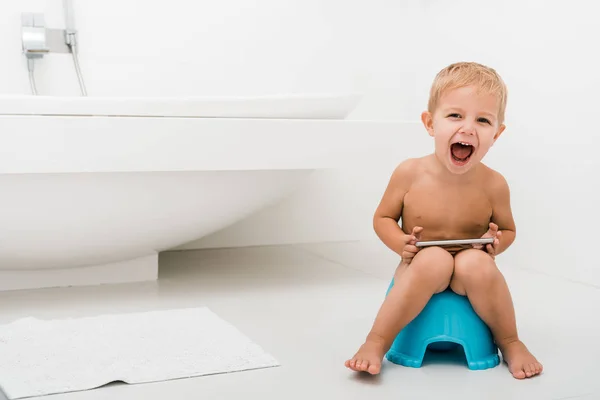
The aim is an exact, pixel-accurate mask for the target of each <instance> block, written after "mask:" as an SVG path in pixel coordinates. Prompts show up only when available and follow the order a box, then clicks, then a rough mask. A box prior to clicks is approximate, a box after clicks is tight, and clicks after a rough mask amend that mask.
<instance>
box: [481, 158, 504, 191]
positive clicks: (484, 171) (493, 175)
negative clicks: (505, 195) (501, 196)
mask: <svg viewBox="0 0 600 400" xmlns="http://www.w3.org/2000/svg"><path fill="white" fill-rule="evenodd" d="M480 165H481V180H482V182H483V183H484V184H485V185H486V186H488V187H489V188H490V189H491V190H493V191H498V190H500V191H504V190H507V189H508V181H507V180H506V178H505V177H504V175H502V173H501V172H500V171H497V170H495V169H493V168H491V167H489V166H487V165H485V164H483V163H481V164H480Z"/></svg>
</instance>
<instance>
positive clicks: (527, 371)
mask: <svg viewBox="0 0 600 400" xmlns="http://www.w3.org/2000/svg"><path fill="white" fill-rule="evenodd" d="M533 371H535V366H534V365H533V364H527V365H526V366H525V375H527V377H528V378H531V377H532V376H533Z"/></svg>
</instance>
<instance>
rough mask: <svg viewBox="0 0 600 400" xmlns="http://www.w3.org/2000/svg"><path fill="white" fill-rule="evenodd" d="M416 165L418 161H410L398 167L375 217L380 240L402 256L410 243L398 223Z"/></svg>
mask: <svg viewBox="0 0 600 400" xmlns="http://www.w3.org/2000/svg"><path fill="white" fill-rule="evenodd" d="M416 163H417V160H414V159H409V160H406V161H404V162H402V163H401V164H400V165H398V167H396V169H395V170H394V172H393V173H392V176H391V178H390V181H389V183H388V186H387V188H386V189H385V192H384V194H383V197H382V199H381V201H380V203H379V206H378V207H377V210H376V211H375V215H374V216H373V228H374V229H375V233H376V234H377V236H378V237H379V239H381V241H382V242H383V243H384V244H385V245H386V246H387V247H389V248H390V249H391V250H393V251H394V252H396V253H397V254H398V255H400V256H402V252H403V250H404V246H406V244H407V242H408V241H407V237H408V236H407V234H406V233H404V232H403V231H402V229H401V228H400V226H399V225H398V221H399V220H400V218H401V216H402V209H403V207H404V195H405V194H406V193H407V192H408V189H409V187H410V184H411V182H412V177H413V175H414V170H415V167H416Z"/></svg>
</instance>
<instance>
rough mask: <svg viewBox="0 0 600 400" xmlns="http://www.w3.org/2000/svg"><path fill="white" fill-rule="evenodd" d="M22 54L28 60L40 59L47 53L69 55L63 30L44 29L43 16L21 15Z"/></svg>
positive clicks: (33, 14)
mask: <svg viewBox="0 0 600 400" xmlns="http://www.w3.org/2000/svg"><path fill="white" fill-rule="evenodd" d="M21 32H22V42H23V53H25V55H26V56H27V57H28V58H42V57H43V56H44V55H45V54H48V53H71V48H70V47H69V46H68V45H67V43H66V39H65V38H66V35H67V32H66V30H64V29H52V28H46V26H45V21H44V14H40V13H23V14H21Z"/></svg>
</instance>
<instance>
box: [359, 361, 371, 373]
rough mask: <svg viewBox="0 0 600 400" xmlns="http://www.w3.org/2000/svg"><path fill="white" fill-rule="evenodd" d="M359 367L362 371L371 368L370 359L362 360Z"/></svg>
mask: <svg viewBox="0 0 600 400" xmlns="http://www.w3.org/2000/svg"><path fill="white" fill-rule="evenodd" d="M358 369H359V370H360V371H366V370H367V369H369V361H368V360H361V362H360V367H359V368H358Z"/></svg>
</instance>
